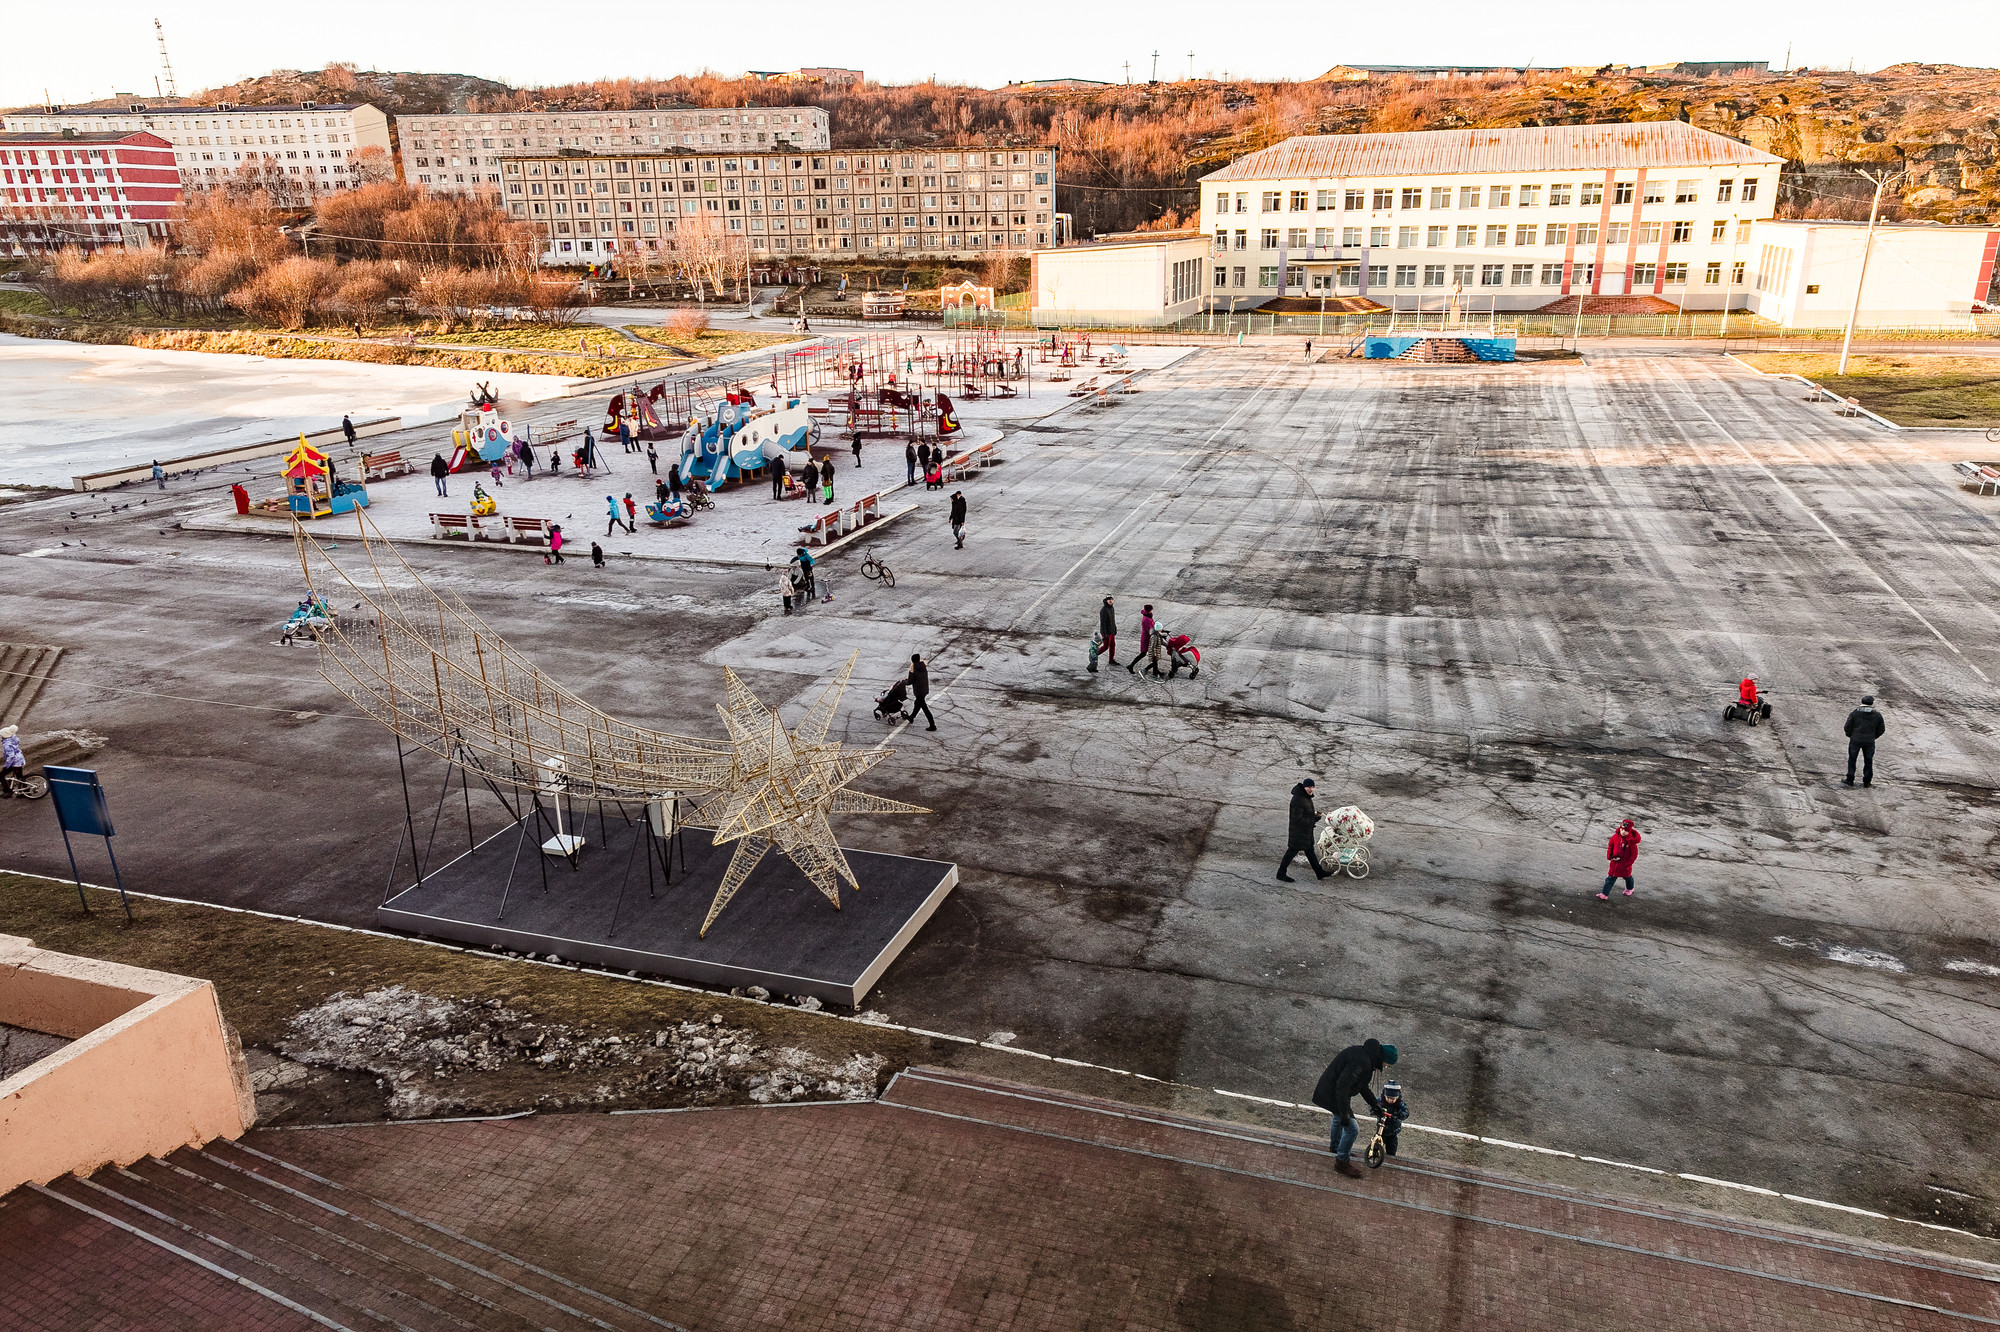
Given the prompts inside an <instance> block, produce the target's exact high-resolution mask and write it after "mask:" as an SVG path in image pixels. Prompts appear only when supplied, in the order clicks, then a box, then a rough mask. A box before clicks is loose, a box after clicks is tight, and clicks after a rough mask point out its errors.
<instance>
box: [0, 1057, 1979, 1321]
mask: <svg viewBox="0 0 2000 1332" xmlns="http://www.w3.org/2000/svg"><path fill="white" fill-rule="evenodd" d="M246 1149H247V1150H246ZM287 1163H289V1164H287ZM307 1171H309V1172H313V1173H312V1174H306V1173H302V1172H307ZM322 1177H323V1178H322ZM336 1181H337V1184H336ZM55 1188H56V1191H58V1192H59V1193H60V1194H61V1195H62V1196H63V1197H65V1198H72V1199H74V1200H77V1201H81V1202H84V1203H87V1204H89V1205H93V1206H96V1207H99V1208H102V1209H106V1214H107V1215H111V1214H114V1213H120V1209H123V1208H127V1207H133V1209H132V1210H129V1211H125V1212H123V1213H122V1215H124V1216H126V1217H127V1218H128V1220H129V1221H131V1222H136V1223H137V1224H138V1225H139V1226H140V1227H142V1228H144V1227H149V1226H154V1224H155V1222H157V1221H162V1220H164V1221H166V1222H167V1223H168V1224H167V1225H165V1226H157V1227H155V1228H157V1229H158V1230H159V1231H160V1233H161V1234H162V1236H163V1237H165V1238H168V1239H170V1240H171V1241H172V1242H174V1243H176V1244H179V1245H183V1246H185V1247H186V1248H187V1249H189V1250H190V1251H200V1252H201V1253H202V1254H203V1256H206V1257H210V1258H211V1259H213V1260H215V1261H217V1262H218V1264H219V1265H222V1266H225V1267H226V1268H228V1269H229V1270H231V1271H237V1272H249V1273H251V1274H252V1275H256V1276H258V1278H259V1279H260V1280H261V1281H263V1282H264V1283H266V1284H267V1285H268V1286H270V1287H272V1288H273V1289H274V1290H283V1291H285V1292H288V1293H289V1295H290V1296H291V1298H293V1299H295V1300H298V1301H299V1302H300V1303H302V1304H303V1305H304V1306H305V1307H308V1308H311V1309H312V1310H313V1311H314V1312H315V1313H318V1314H322V1315H324V1316H327V1317H328V1318H329V1319H330V1321H331V1322H332V1324H333V1325H334V1326H337V1327H357V1328H358V1327H361V1326H370V1325H379V1321H378V1320H379V1319H381V1317H382V1316H383V1312H380V1311H387V1312H391V1313H393V1316H394V1317H395V1319H396V1320H397V1321H398V1322H400V1323H403V1324H404V1325H408V1326H412V1327H415V1328H419V1329H428V1328H432V1327H440V1328H443V1327H467V1326H470V1327H477V1328H480V1329H482V1330H484V1329H489V1328H498V1327H502V1326H507V1327H512V1326H515V1325H521V1326H547V1325H549V1324H550V1322H551V1320H552V1319H554V1321H557V1322H560V1321H561V1320H560V1319H555V1318H554V1315H555V1313H556V1312H557V1310H558V1307H559V1305H560V1306H561V1307H564V1308H566V1307H567V1304H569V1303H575V1304H578V1305H586V1306H587V1308H586V1309H585V1311H584V1312H585V1313H586V1314H589V1315H590V1316H591V1318H592V1319H593V1321H594V1322H595V1325H596V1326H599V1327H604V1326H614V1327H618V1328H625V1327H636V1326H641V1325H645V1326H658V1325H660V1324H661V1322H662V1321H665V1322H666V1323H667V1324H668V1325H671V1326H680V1327H685V1328H689V1329H697V1330H701V1332H705V1330H706V1329H734V1328H753V1327H772V1328H786V1329H795V1328H796V1329H847V1328H854V1329H873V1328H891V1327H893V1328H1062V1329H1068V1328H1091V1329H1099V1328H1131V1329H1157V1328H1187V1329H1220V1328H1230V1329H1270V1330H1273V1332H1275V1330H1276V1329H1290V1328H1297V1329H1306V1328H1330V1327H1339V1328H1365V1329H1378V1328H1379V1329H1438V1328H1481V1329H1485V1328H1534V1329H1538V1330H1539V1329H1566V1328H1578V1329H1583V1328H1589V1329H1605V1328H1625V1327H1644V1328H1649V1329H1650V1328H1683V1327H1686V1328H1710V1327H1726V1326H1735V1325H1739V1324H1740V1325H1744V1326H1755V1327H1759V1328H1794V1327H1796V1328H1811V1329H1814V1330H1815V1332H1819V1330H1821V1329H1832V1330H1834V1332H1845V1330H1847V1329H1874V1328H1919V1329H1932V1328H1977V1327H1983V1326H1984V1327H1991V1326H2000V1267H1993V1268H1988V1267H1982V1266H1981V1265H1979V1264H1975V1263H1968V1262H1965V1261H1962V1260H1958V1259H1953V1258H1944V1257H1936V1256H1932V1255H1926V1254H1920V1253H1916V1252H1912V1251H1908V1250H1900V1249H1892V1248H1889V1247H1886V1246H1880V1245H1871V1244H1868V1243H1866V1242H1862V1241H1856V1240H1850V1239H1846V1238H1842V1237H1837V1236H1831V1235H1826V1234H1822V1233H1818V1232H1810V1231H1802V1230H1786V1229H1783V1228H1781V1227H1776V1226H1770V1225H1763V1224H1756V1223H1747V1222H1739V1221H1736V1220H1733V1219H1730V1218H1727V1217H1722V1216H1718V1215H1713V1214H1707V1213H1698V1212H1692V1211H1686V1210H1680V1209H1674V1208H1670V1207H1665V1206H1661V1205H1658V1204H1652V1203H1642V1202H1634V1201H1628V1200H1623V1199H1617V1198H1612V1197H1608V1196H1604V1195H1594V1194H1586V1193H1582V1192H1578V1191H1575V1190H1571V1189H1565V1188H1561V1187H1555V1186H1549V1185H1542V1184H1532V1183H1527V1182H1524V1181H1518V1180H1513V1179H1508V1178H1504V1177H1501V1176H1496V1175H1490V1174H1484V1173H1480V1172H1477V1171H1472V1170H1468V1169H1465V1168H1462V1167H1458V1166H1444V1165H1436V1164H1431V1163H1426V1162H1423V1161H1421V1160H1412V1159H1409V1158H1405V1159H1404V1160H1403V1161H1401V1162H1399V1163H1397V1164H1395V1165H1392V1166H1390V1167H1389V1168H1387V1169H1385V1170H1383V1171H1380V1172H1375V1173H1371V1174H1370V1175H1369V1176H1368V1177H1367V1178H1365V1179H1361V1180H1347V1179H1343V1178H1341V1177H1340V1176H1338V1175H1337V1174H1335V1173H1334V1171H1333V1169H1332V1166H1331V1162H1330V1160H1329V1159H1328V1157H1327V1155H1326V1153H1325V1151H1324V1149H1323V1147H1322V1146H1321V1145H1319V1144H1316V1143H1310V1142H1306V1141H1303V1140H1301V1139H1298V1138H1295V1137H1290V1136H1287V1135H1284V1134H1278V1133H1273V1132H1267V1131H1263V1130H1257V1129H1246V1128H1242V1127H1240V1126H1236V1125H1230V1124H1223V1123H1220V1122H1217V1121H1213V1120H1204V1119H1197V1118H1193V1117H1188V1116H1179V1115H1175V1114H1172V1113H1167V1112H1159V1111H1152V1110H1143V1109H1138V1108H1135V1107H1131V1106H1126V1105H1118V1104H1113V1103H1109V1102H1102V1101H1093V1100H1090V1099H1088V1098H1083V1097H1077V1096H1072V1095H1068V1094H1065V1093H1060V1092H1050V1091H1045V1090H1042V1089H1037V1088H1029V1087H1023V1086H1017V1085H1014V1084H1009V1083H999V1082H992V1081H987V1080H983V1079H979V1078H974V1077H968V1076H965V1075H960V1074H953V1073H945V1072H939V1071H935V1070H912V1071H910V1072H907V1073H904V1074H903V1075H901V1076H900V1077H899V1078H898V1079H897V1080H896V1082H895V1083H894V1084H893V1085H892V1086H891V1088H890V1090H889V1092H888V1094H887V1095H886V1096H885V1098H884V1099H883V1101H881V1102H878V1103H874V1104H858V1105H841V1106H834V1105H824V1106H784V1107H771V1108H756V1109H750V1108H745V1109H729V1110H713V1111H694V1112H680V1113H667V1114H640V1115H564V1116H549V1117H542V1118H526V1119H517V1120H507V1121H499V1122H491V1123H462V1124H426V1125H382V1126H369V1127H360V1128H340V1129H314V1130H305V1131H294V1132H265V1133H257V1134H252V1135H251V1136H250V1138H249V1139H247V1140H246V1142H245V1144H244V1146H242V1147H235V1146H226V1145H223V1146H217V1147H215V1148H212V1149H210V1150H209V1151H207V1152H194V1153H176V1154H175V1157H174V1158H173V1160H172V1161H170V1162H169V1163H166V1164H165V1165H162V1164H160V1163H142V1164H141V1165H139V1166H136V1167H134V1169H133V1170H131V1171H123V1172H119V1171H106V1172H102V1173H101V1174H100V1175H99V1176H98V1177H97V1179H96V1180H93V1181H91V1182H89V1183H79V1182H76V1181H65V1182H63V1183H61V1184H58V1185H57V1186H55ZM308 1195H311V1197H309V1196H308ZM315 1197H316V1198H318V1199H320V1200H322V1201H321V1202H319V1203H313V1202H312V1198H315ZM327 1203H333V1204H337V1206H334V1207H328V1206H327V1205H326V1204H327ZM135 1204H136V1206H133V1205H135ZM149 1208H150V1209H151V1210H148V1209H149ZM301 1208H303V1210H304V1211H306V1212H307V1213H309V1215H308V1216H307V1217H306V1221H307V1223H308V1224H307V1225H306V1226H305V1228H303V1229H301V1228H300V1226H299V1224H298V1222H297V1221H296V1220H295V1219H294V1217H293V1216H292V1213H293V1212H295V1211H298V1210H300V1209H301ZM398 1208H402V1209H407V1212H400V1211H397V1210H396V1209H398ZM66 1211H68V1213H69V1214H68V1215H64V1214H63V1213H65V1212H66ZM412 1214H413V1215H412ZM417 1217H421V1218H422V1219H423V1221H426V1222H430V1223H434V1224H432V1225H430V1226H428V1227H426V1226H424V1225H423V1224H422V1222H418V1221H416V1218H417ZM440 1227H442V1229H440ZM397 1231H401V1232H404V1233H403V1234H397V1233H394V1232H397ZM211 1234H213V1235H214V1236H216V1237H218V1238H220V1239H222V1240H223V1241H224V1242H225V1243H229V1242H233V1244H234V1246H235V1247H233V1248H226V1249H225V1248H223V1247H220V1246H218V1247H214V1248H207V1249H204V1248H203V1247H202V1246H203V1244H204V1243H205V1242H206V1241H205V1240H204V1239H203V1238H202V1237H203V1236H209V1235H211ZM267 1236H268V1238H267ZM406 1238H414V1239H415V1240H418V1241H421V1243H417V1244H411V1243H408V1242H406ZM335 1245H337V1246H338V1247H334V1246H335ZM315 1251H318V1252H321V1253H323V1254H326V1255H330V1256H331V1258H332V1260H333V1261H332V1262H331V1264H330V1265H320V1266H314V1265H313V1261H312V1259H311V1255H312V1254H313V1253H314V1252H315ZM544 1269H546V1270H544ZM440 1276H441V1277H443V1278H445V1279H446V1283H441V1282H440V1281H439V1280H438V1278H439V1277H440ZM447 1283H448V1284H449V1285H450V1286H451V1287H453V1288H454V1290H455V1291H457V1292H459V1294H454V1293H440V1292H441V1291H443V1290H444V1285H445V1284H447ZM571 1283H580V1284H581V1285H582V1286H587V1287H590V1288H591V1289H589V1290H583V1289H580V1288H579V1286H578V1285H575V1284H571ZM528 1287H535V1288H537V1289H538V1290H539V1291H541V1292H542V1293H541V1294H537V1293H536V1290H531V1289H528ZM550 1293H553V1295H554V1296H555V1297H558V1298H557V1303H552V1302H551V1299H550ZM461 1294H462V1295H463V1296H464V1297H465V1298H475V1299H477V1300H478V1301H479V1303H478V1304H477V1306H476V1307H473V1308H471V1309H470V1312H471V1313H472V1314H473V1316H472V1317H470V1318H468V1317H466V1316H465V1314H466V1313H467V1312H468V1306H465V1305H454V1303H453V1301H454V1299H458V1298H460V1297H461ZM593 1311H594V1312H593ZM642 1311H644V1312H643V1313H642ZM567 1312H569V1313H576V1312H577V1310H575V1309H568V1310H567ZM646 1314H650V1315H651V1318H650V1319H648V1318H647V1317H646V1316H645V1315H646ZM308 1325H309V1324H307V1323H306V1322H305V1320H304V1319H303V1318H301V1317H300V1316H298V1315H296V1314H294V1313H292V1312H290V1311H288V1310H287V1309H285V1308H284V1307H283V1306H281V1305H278V1304H276V1303H272V1302H268V1301H263V1300H262V1299H261V1297H259V1296H257V1295H255V1294H254V1293H252V1292H248V1291H245V1290H243V1289H242V1288H240V1287H237V1286H232V1285H230V1284H228V1282H227V1281H226V1280H224V1279H223V1278H221V1277H217V1276H213V1275H211V1274H209V1273H206V1272H204V1271H202V1270H201V1269H200V1268H198V1267H196V1266H195V1265H194V1264H192V1263H191V1262H189V1261H188V1260H187V1259H185V1258H178V1257H175V1256H174V1255H173V1254H171V1253H169V1252H167V1251H166V1250H164V1249H159V1248H149V1246H147V1245H146V1244H144V1243H143V1242H142V1241H140V1240H138V1239H136V1238H134V1237H131V1236H129V1235H127V1234H125V1233H123V1232H120V1231H117V1230H114V1229H112V1228H111V1227H110V1226H108V1225H106V1224H104V1223H103V1222H99V1221H96V1220H93V1219H92V1218H91V1217H89V1216H86V1215H84V1214H82V1213H79V1212H74V1211H69V1209H66V1208H64V1207H63V1206H62V1205H61V1203H59V1202H56V1201H53V1200H51V1199H49V1198H47V1197H44V1196H42V1195H36V1194H30V1193H26V1192H22V1193H17V1194H15V1195H13V1196H11V1197H10V1198H9V1199H7V1200H6V1204H5V1205H4V1206H0V1327H6V1328H12V1327H16V1326H20V1327H28V1328H43V1327H47V1328H58V1327H60V1328H72V1327H107V1328H124V1327H134V1328H137V1327H147V1328H154V1327H161V1328H165V1327H190V1328H193V1327H200V1328H215V1329H225V1328H226V1329H235V1328H259V1329H262V1328H271V1329H289V1328H292V1327H295V1326H308ZM563 1325H564V1326H568V1325H569V1324H567V1323H565V1324H563ZM578 1325H581V1324H580V1323H579V1324H578Z"/></svg>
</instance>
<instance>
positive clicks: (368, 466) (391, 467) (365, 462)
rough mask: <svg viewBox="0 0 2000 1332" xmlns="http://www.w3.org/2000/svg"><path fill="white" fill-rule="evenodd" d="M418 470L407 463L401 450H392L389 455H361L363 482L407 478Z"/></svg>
mask: <svg viewBox="0 0 2000 1332" xmlns="http://www.w3.org/2000/svg"><path fill="white" fill-rule="evenodd" d="M416 470H417V469H416V468H415V467H413V466H412V465H411V464H409V463H408V462H405V461H404V459H403V455H402V452H401V450H398V449H391V450H390V451H389V452H387V453H364V454H362V455H361V479H362V480H363V481H386V480H388V479H389V478H390V477H392V476H405V475H407V474H409V473H411V472H414V471H416Z"/></svg>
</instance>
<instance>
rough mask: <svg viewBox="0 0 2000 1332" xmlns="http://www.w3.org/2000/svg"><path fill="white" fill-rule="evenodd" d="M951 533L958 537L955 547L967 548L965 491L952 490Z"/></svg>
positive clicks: (959, 548)
mask: <svg viewBox="0 0 2000 1332" xmlns="http://www.w3.org/2000/svg"><path fill="white" fill-rule="evenodd" d="M951 534H952V536H954V537H956V538H957V539H958V545H957V546H956V547H955V549H958V550H964V549H965V492H964V491H962V490H954V491H952V492H951Z"/></svg>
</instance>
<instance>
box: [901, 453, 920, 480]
mask: <svg viewBox="0 0 2000 1332" xmlns="http://www.w3.org/2000/svg"><path fill="white" fill-rule="evenodd" d="M903 472H904V483H905V484H906V485H912V486H914V485H915V484H917V446H916V445H914V444H905V445H903Z"/></svg>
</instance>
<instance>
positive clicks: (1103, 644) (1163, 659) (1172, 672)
mask: <svg viewBox="0 0 2000 1332" xmlns="http://www.w3.org/2000/svg"><path fill="white" fill-rule="evenodd" d="M952 510H953V514H954V518H953V522H954V524H956V523H957V522H958V518H957V517H956V515H957V511H958V505H957V502H956V497H954V501H953V505H952ZM959 544H960V545H963V544H964V542H963V541H961V542H960V543H959ZM1099 657H1105V658H1108V659H1109V660H1110V662H1111V664H1112V665H1113V666H1116V665H1117V664H1118V609H1117V604H1116V599H1115V598H1112V597H1106V598H1105V599H1104V604H1103V605H1101V606H1099V607H1098V608H1097V632H1096V633H1095V634H1093V635H1092V636H1091V639H1090V664H1089V666H1088V667H1087V669H1088V670H1089V671H1090V673H1091V674H1092V675H1095V674H1096V673H1097V659H1098V658H1099ZM1141 661H1144V662H1145V663H1146V673H1147V674H1148V675H1151V676H1155V677H1165V678H1166V679H1169V680H1171V679H1173V678H1174V677H1175V676H1176V675H1179V674H1180V673H1181V672H1182V671H1183V670H1185V671H1187V673H1188V678H1189V679H1193V678H1194V677H1195V676H1198V675H1200V674H1201V649H1200V648H1198V647H1196V646H1195V645H1194V639H1193V638H1192V637H1190V636H1189V635H1187V634H1184V633H1177V632H1175V631H1173V630H1170V629H1168V628H1166V626H1164V625H1162V624H1160V623H1159V621H1158V620H1157V619H1155V618H1154V616H1153V606H1152V603H1151V602H1148V603H1146V605H1145V606H1144V607H1142V608H1141V609H1140V611H1139V651H1138V653H1137V655H1135V656H1133V657H1132V658H1131V659H1130V660H1129V661H1127V663H1126V665H1125V671H1126V673H1127V674H1128V675H1135V674H1137V673H1138V668H1139V663H1140V662H1141ZM1163 664H1164V665H1165V666H1166V667H1167V669H1166V670H1164V671H1163V670H1161V669H1160V667H1161V666H1162V665H1163Z"/></svg>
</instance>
